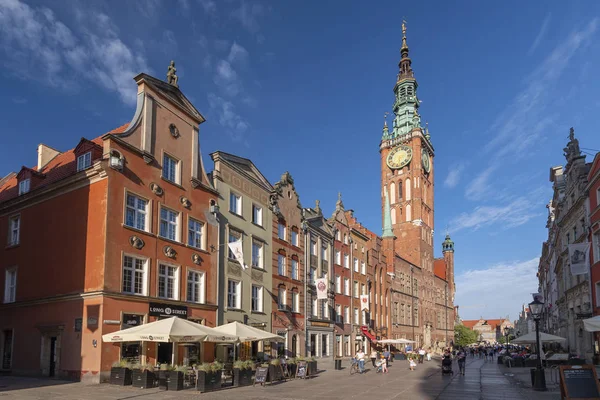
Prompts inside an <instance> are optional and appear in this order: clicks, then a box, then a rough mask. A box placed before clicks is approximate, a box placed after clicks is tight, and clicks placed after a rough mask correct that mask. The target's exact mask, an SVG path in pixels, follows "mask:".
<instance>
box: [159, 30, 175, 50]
mask: <svg viewBox="0 0 600 400" xmlns="http://www.w3.org/2000/svg"><path fill="white" fill-rule="evenodd" d="M160 47H161V49H162V50H163V52H164V53H166V54H169V55H174V54H177V40H176V39H175V34H174V33H173V31H170V30H168V29H167V30H165V31H164V32H163V34H162V41H161V46H160Z"/></svg>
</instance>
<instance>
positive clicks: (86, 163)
mask: <svg viewBox="0 0 600 400" xmlns="http://www.w3.org/2000/svg"><path fill="white" fill-rule="evenodd" d="M91 166H92V152H91V151H88V152H87V153H85V154H82V155H80V156H79V157H77V172H79V171H83V170H84V169H88V168H89V167H91Z"/></svg>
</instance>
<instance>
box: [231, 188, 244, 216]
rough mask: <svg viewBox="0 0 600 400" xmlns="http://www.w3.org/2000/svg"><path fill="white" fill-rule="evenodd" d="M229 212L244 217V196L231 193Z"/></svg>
mask: <svg viewBox="0 0 600 400" xmlns="http://www.w3.org/2000/svg"><path fill="white" fill-rule="evenodd" d="M229 211H230V212H232V213H233V214H236V215H242V196H240V195H239V194H237V193H235V192H230V193H229Z"/></svg>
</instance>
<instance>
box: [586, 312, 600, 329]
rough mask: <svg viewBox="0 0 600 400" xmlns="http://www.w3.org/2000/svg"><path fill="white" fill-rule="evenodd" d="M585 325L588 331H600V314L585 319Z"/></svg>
mask: <svg viewBox="0 0 600 400" xmlns="http://www.w3.org/2000/svg"><path fill="white" fill-rule="evenodd" d="M583 326H584V328H585V330H586V331H588V332H598V331H600V315H596V316H595V317H592V318H588V319H584V320H583Z"/></svg>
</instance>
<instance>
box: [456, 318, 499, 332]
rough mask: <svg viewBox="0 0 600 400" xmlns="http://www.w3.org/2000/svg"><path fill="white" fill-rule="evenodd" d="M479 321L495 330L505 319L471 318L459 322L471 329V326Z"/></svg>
mask: <svg viewBox="0 0 600 400" xmlns="http://www.w3.org/2000/svg"><path fill="white" fill-rule="evenodd" d="M481 321H484V322H485V324H487V325H489V326H491V327H492V330H495V329H496V327H497V326H498V325H502V323H503V322H504V321H506V319H504V318H501V319H471V320H462V321H461V322H462V324H463V325H464V326H466V327H467V328H469V329H473V327H474V326H475V325H477V324H478V323H479V322H481Z"/></svg>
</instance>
